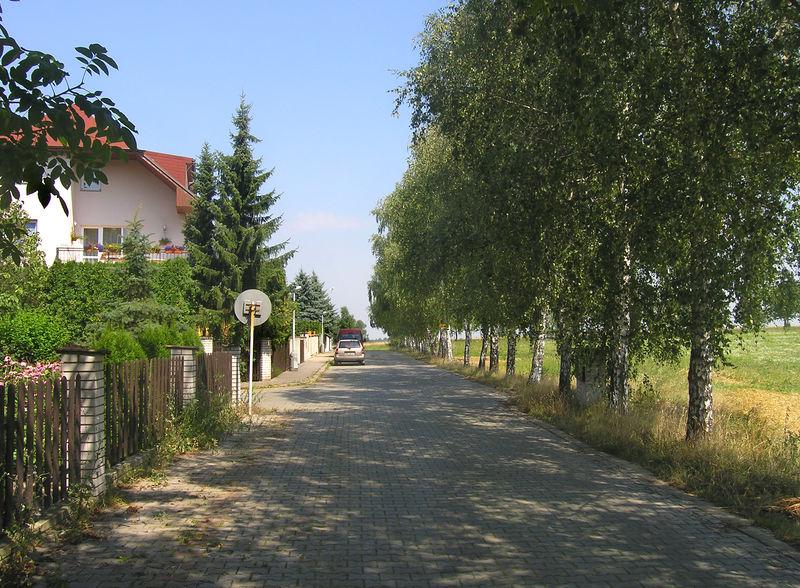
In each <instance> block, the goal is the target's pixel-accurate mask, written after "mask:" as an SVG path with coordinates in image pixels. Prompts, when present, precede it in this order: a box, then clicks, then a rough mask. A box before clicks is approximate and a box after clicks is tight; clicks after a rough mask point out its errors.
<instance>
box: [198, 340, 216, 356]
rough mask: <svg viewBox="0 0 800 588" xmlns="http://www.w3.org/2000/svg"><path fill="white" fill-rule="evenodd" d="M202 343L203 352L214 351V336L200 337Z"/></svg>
mask: <svg viewBox="0 0 800 588" xmlns="http://www.w3.org/2000/svg"><path fill="white" fill-rule="evenodd" d="M200 343H201V344H202V345H203V352H205V353H213V352H214V337H200Z"/></svg>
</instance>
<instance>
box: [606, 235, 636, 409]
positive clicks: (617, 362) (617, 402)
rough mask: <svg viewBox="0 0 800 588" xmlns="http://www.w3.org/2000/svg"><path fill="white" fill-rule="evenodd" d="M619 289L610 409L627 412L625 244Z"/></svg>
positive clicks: (628, 282) (628, 329)
mask: <svg viewBox="0 0 800 588" xmlns="http://www.w3.org/2000/svg"><path fill="white" fill-rule="evenodd" d="M621 282H622V283H621V289H620V292H619V294H618V295H617V312H618V317H617V325H616V329H615V333H614V334H615V341H614V348H613V350H612V354H611V363H612V369H611V394H610V398H609V400H610V405H611V410H614V411H616V412H619V413H627V412H628V406H629V403H630V396H631V392H630V383H629V382H628V372H629V365H630V337H631V300H630V299H631V246H630V243H627V244H626V245H625V254H624V256H623V260H622V274H621Z"/></svg>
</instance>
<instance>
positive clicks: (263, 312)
mask: <svg viewBox="0 0 800 588" xmlns="http://www.w3.org/2000/svg"><path fill="white" fill-rule="evenodd" d="M251 311H252V313H253V325H252V326H254V327H257V326H258V325H262V324H264V323H265V322H266V321H267V319H268V318H269V315H270V314H271V313H272V303H271V302H270V301H269V296H267V295H266V294H264V293H263V292H262V291H261V290H255V289H251V290H245V291H244V292H242V293H241V294H239V295H238V296H237V297H236V302H234V303H233V312H234V314H235V315H236V318H237V319H239V321H240V322H241V323H243V324H245V325H249V324H250V312H251Z"/></svg>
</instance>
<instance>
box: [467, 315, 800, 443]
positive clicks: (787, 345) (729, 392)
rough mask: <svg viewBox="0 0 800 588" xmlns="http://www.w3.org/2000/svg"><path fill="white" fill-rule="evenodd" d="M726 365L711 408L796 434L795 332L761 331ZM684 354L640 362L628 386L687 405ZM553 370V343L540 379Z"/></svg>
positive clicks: (476, 346) (798, 339) (522, 362)
mask: <svg viewBox="0 0 800 588" xmlns="http://www.w3.org/2000/svg"><path fill="white" fill-rule="evenodd" d="M480 349H481V340H480V339H473V340H472V344H471V346H470V359H471V362H472V364H473V365H477V363H478V356H479V355H480ZM453 357H454V358H459V359H460V358H463V357H464V340H463V339H459V340H457V341H454V342H453ZM500 357H501V362H500V363H501V370H504V369H505V357H506V341H505V339H501V340H500ZM531 357H532V352H531V346H530V343H529V342H528V340H527V339H524V340H520V341H519V342H518V343H517V373H518V374H521V375H527V374H528V373H529V372H530V367H531ZM728 361H729V362H730V363H731V365H729V366H722V367H720V368H718V369H715V370H714V376H713V383H714V403H715V406H716V407H724V408H729V409H732V410H741V411H745V412H747V411H749V410H752V409H755V410H757V411H758V412H760V413H761V414H763V415H764V416H765V417H767V418H769V420H771V421H773V422H778V423H780V424H783V423H784V420H786V419H787V411H788V424H789V428H790V429H791V430H793V431H798V430H800V328H797V327H794V328H791V329H788V330H785V329H783V328H781V327H775V328H769V329H766V330H765V331H764V332H763V333H761V334H759V335H758V336H756V337H754V336H752V335H751V336H747V337H745V339H744V341H743V343H742V345H739V344H738V343H736V342H734V343H733V345H732V347H731V353H730V356H729V358H728ZM688 366H689V355H688V352H687V353H685V354H684V355H683V357H681V358H680V360H679V361H678V362H677V363H676V364H674V365H673V364H666V365H664V364H659V363H656V362H654V361H652V360H646V361H644V362H642V363H641V364H640V365H639V366H638V368H637V369H636V371H637V375H636V377H635V378H634V380H633V382H632V388H633V389H634V393H635V392H636V390H638V389H640V387H641V384H642V382H643V381H644V376H647V379H648V380H649V382H650V384H651V385H652V386H653V389H654V390H655V391H656V392H657V393H658V394H659V395H660V397H661V398H663V399H664V400H672V401H675V402H678V403H684V402H688V391H687V383H686V374H687V370H688ZM558 367H559V359H558V354H557V353H556V348H555V342H554V341H552V340H548V341H547V344H546V345H545V359H544V375H545V377H547V376H551V377H557V375H558Z"/></svg>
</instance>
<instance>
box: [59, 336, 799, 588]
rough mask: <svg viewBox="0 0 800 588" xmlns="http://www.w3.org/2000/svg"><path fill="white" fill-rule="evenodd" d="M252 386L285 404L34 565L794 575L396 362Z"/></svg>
mask: <svg viewBox="0 0 800 588" xmlns="http://www.w3.org/2000/svg"><path fill="white" fill-rule="evenodd" d="M259 396H260V398H259V403H260V404H261V405H262V406H264V407H267V408H278V409H279V412H278V413H276V414H272V415H269V416H268V417H265V418H264V419H262V422H261V423H260V424H256V425H255V426H253V427H252V428H251V429H250V430H249V431H246V432H243V433H242V434H239V435H237V436H236V437H234V438H231V439H229V440H227V441H226V442H225V443H224V444H223V445H222V446H221V447H220V449H219V450H218V451H217V452H202V453H197V454H194V455H191V456H186V457H183V458H181V459H179V460H178V461H177V462H176V463H175V464H174V465H173V466H171V467H170V469H169V470H168V472H167V480H166V482H165V483H162V484H160V485H155V484H149V483H143V484H142V485H141V486H140V487H139V488H137V489H134V490H131V492H130V498H131V500H132V503H131V506H130V507H129V508H128V509H127V510H125V509H122V508H121V509H118V510H117V511H115V512H112V513H111V514H109V515H108V516H107V518H106V519H105V520H102V521H100V522H98V524H97V530H98V531H99V532H101V533H103V534H105V535H106V538H105V539H100V540H94V541H90V542H85V543H83V544H81V545H80V546H77V547H70V548H67V549H66V550H65V551H64V552H63V553H61V554H56V556H55V557H53V558H52V561H50V562H45V564H44V565H45V567H46V568H47V569H48V570H49V571H50V572H51V573H54V574H56V576H55V577H56V578H60V579H63V580H66V581H67V582H69V584H70V585H72V586H83V585H86V586H110V585H114V586H120V585H129V586H134V585H144V586H161V585H165V584H168V583H173V584H174V585H187V584H188V585H208V586H229V585H232V586H251V585H252V586H261V585H269V586H292V585H299V586H459V585H465V586H479V585H480V586H508V585H519V586H534V585H581V586H583V585H597V586H602V585H613V586H621V585H624V586H630V585H658V586H663V585H675V586H697V585H705V586H789V585H800V559H798V558H796V557H794V555H792V554H789V553H787V549H786V548H785V546H783V544H777V545H776V544H774V543H771V542H770V541H762V540H759V537H761V533H762V532H760V531H757V530H753V529H752V528H750V527H749V526H747V525H744V526H743V521H741V520H739V519H737V518H735V517H731V516H729V515H726V514H724V513H722V512H721V511H718V510H716V509H714V508H711V507H709V506H708V505H706V504H705V503H703V502H701V501H698V500H695V499H693V498H691V497H688V496H685V495H683V494H681V493H679V492H677V491H675V490H673V489H671V488H669V487H666V486H664V485H663V484H658V483H654V482H653V481H652V480H651V479H650V477H649V476H647V475H646V474H645V473H643V472H642V471H641V470H639V469H638V468H636V467H633V466H630V465H628V464H626V463H624V462H621V461H619V460H616V459H614V458H611V457H608V456H606V455H603V454H599V453H597V452H595V451H593V450H590V449H588V448H586V447H584V446H583V445H581V444H580V443H577V442H575V441H572V440H570V439H569V438H567V437H566V436H564V435H562V434H560V433H557V432H554V431H551V430H550V429H549V428H546V427H543V426H540V425H538V424H536V423H534V422H532V421H530V420H528V419H526V418H524V417H523V416H521V415H519V414H518V413H516V412H514V411H513V410H512V409H509V408H506V407H505V406H504V405H503V404H502V400H503V397H502V396H501V395H499V394H497V393H495V392H494V391H492V390H490V389H488V388H486V387H483V386H480V385H478V384H474V383H471V382H467V381H465V380H463V379H461V378H459V377H458V376H455V375H453V374H450V373H447V372H444V371H441V370H438V369H435V368H432V367H430V366H427V365H423V364H420V363H417V362H415V361H413V360H410V359H407V358H405V357H403V356H400V355H397V354H394V353H391V352H388V351H387V352H371V353H370V355H369V361H368V364H367V365H366V366H364V367H362V366H352V367H351V366H341V367H331V368H330V369H329V370H328V372H327V373H326V374H325V376H324V377H323V378H322V379H321V380H320V381H319V382H317V384H315V385H313V386H312V387H309V388H287V389H270V390H262V391H260V392H259ZM781 547H783V549H781Z"/></svg>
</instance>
